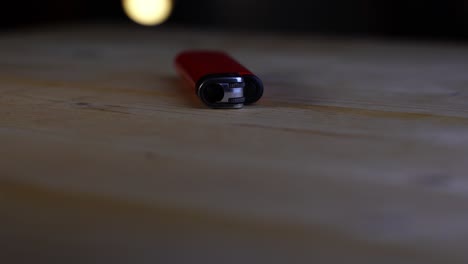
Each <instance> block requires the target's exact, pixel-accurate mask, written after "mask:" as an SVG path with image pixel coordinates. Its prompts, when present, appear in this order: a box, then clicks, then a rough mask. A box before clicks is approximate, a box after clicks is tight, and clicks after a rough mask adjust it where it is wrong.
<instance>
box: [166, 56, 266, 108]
mask: <svg viewBox="0 0 468 264" xmlns="http://www.w3.org/2000/svg"><path fill="white" fill-rule="evenodd" d="M175 65H176V68H177V70H178V72H179V73H180V74H181V75H182V77H183V78H184V79H186V80H187V81H188V82H189V83H190V85H191V86H192V87H194V88H195V92H196V93H197V95H198V96H199V97H200V99H201V100H202V101H203V102H204V103H205V104H206V105H208V106H210V107H212V108H242V107H243V106H244V104H246V105H247V104H252V103H255V102H257V101H258V100H259V99H260V98H261V97H262V95H263V83H262V81H261V80H260V79H259V78H258V77H257V76H255V75H254V74H253V73H252V72H250V71H249V70H248V69H246V68H245V67H244V66H242V65H241V64H240V63H238V62H237V61H236V60H234V59H233V58H231V57H230V56H229V55H227V54H226V53H224V52H218V51H185V52H182V53H180V54H179V55H178V56H177V58H176V59H175Z"/></svg>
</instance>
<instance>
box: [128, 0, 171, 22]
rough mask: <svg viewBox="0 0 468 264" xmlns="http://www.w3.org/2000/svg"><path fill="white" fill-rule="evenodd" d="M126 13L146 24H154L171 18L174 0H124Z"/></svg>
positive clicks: (136, 20)
mask: <svg viewBox="0 0 468 264" xmlns="http://www.w3.org/2000/svg"><path fill="white" fill-rule="evenodd" d="M123 7H124V10H125V13H126V14H127V16H128V17H130V18H131V19H132V20H133V21H135V22H136V23H138V24H141V25H144V26H154V25H158V24H161V23H163V22H164V21H166V19H168V18H169V15H170V14H171V11H172V0H123Z"/></svg>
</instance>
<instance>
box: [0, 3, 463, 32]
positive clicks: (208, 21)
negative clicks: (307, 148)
mask: <svg viewBox="0 0 468 264" xmlns="http://www.w3.org/2000/svg"><path fill="white" fill-rule="evenodd" d="M9 2H10V1H9ZM2 11H3V12H2V16H1V18H0V29H1V30H15V29H18V28H21V27H30V26H35V25H40V24H49V23H70V22H80V21H99V20H111V21H116V22H122V23H131V22H130V21H129V20H128V19H127V18H126V16H125V14H124V12H123V10H122V7H121V2H120V1H119V0H66V1H64V0H37V1H15V2H12V3H11V2H10V3H3V4H2ZM167 24H169V25H171V24H172V25H181V26H191V27H199V28H207V29H222V30H224V29H225V30H242V31H267V32H270V31H271V32H276V31H280V32H293V33H307V34H309V33H311V34H328V35H365V36H377V37H390V38H418V39H421V38H422V39H435V40H455V41H466V40H468V0H453V1H450V0H449V1H442V0H437V1H436V0H426V1H417V0H406V1H402V0H392V1H390V0H315V1H314V0H310V1H306V0H285V1H280V0H198V1H196V0H177V1H176V2H175V9H174V11H173V13H172V16H171V18H170V19H169V20H168V21H167Z"/></svg>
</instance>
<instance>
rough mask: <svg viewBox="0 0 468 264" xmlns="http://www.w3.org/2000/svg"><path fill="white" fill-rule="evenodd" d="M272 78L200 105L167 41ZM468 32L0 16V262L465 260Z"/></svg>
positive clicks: (467, 229)
mask: <svg viewBox="0 0 468 264" xmlns="http://www.w3.org/2000/svg"><path fill="white" fill-rule="evenodd" d="M194 48H204V49H208V48H216V49H222V50H226V51H228V52H229V53H231V54H232V55H233V56H235V57H236V58H237V59H239V60H240V61H241V62H242V63H244V64H245V65H246V66H248V67H250V68H251V69H252V70H253V71H254V72H256V73H257V74H258V75H259V76H260V77H261V78H262V79H263V80H264V82H265V86H266V91H265V95H264V98H263V99H262V100H261V101H260V102H259V103H258V104H257V105H255V106H252V107H248V108H247V107H246V108H244V109H242V110H212V109H206V108H205V107H204V106H203V105H202V104H201V103H200V102H199V101H198V100H197V98H196V97H195V96H194V94H193V93H192V92H191V91H189V90H188V89H187V87H185V86H184V85H183V83H181V81H180V80H179V78H178V76H177V75H176V73H175V71H174V69H173V58H174V56H175V55H176V54H177V53H178V52H179V51H182V50H184V49H194ZM467 173H468V46H462V45H453V44H441V43H439V44H434V43H432V44H426V43H417V42H398V41H383V40H366V39H332V38H321V37H310V36H309V37H308V36H293V35H289V36H280V35H268V34H256V35H252V34H250V35H249V34H242V33H235V34H227V33H220V32H202V31H189V30H183V29H180V28H157V29H141V28H138V27H129V26H119V25H86V26H69V27H44V28H36V29H32V30H23V31H17V32H12V33H5V32H4V33H1V34H0V212H1V214H0V224H1V227H0V246H1V247H0V259H3V260H5V259H6V260H8V261H7V262H3V261H2V263H33V262H34V263H424V264H427V263H468V251H467V249H468V174H467Z"/></svg>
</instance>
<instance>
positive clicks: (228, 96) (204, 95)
mask: <svg viewBox="0 0 468 264" xmlns="http://www.w3.org/2000/svg"><path fill="white" fill-rule="evenodd" d="M244 87H245V83H244V80H243V78H242V77H240V76H239V77H232V76H227V77H219V76H217V77H212V78H207V79H205V80H204V81H203V82H202V83H201V84H200V85H199V86H198V89H197V94H198V96H199V97H200V98H201V99H202V101H203V102H204V103H205V104H207V105H208V106H209V107H212V108H224V109H229V108H231V109H239V108H242V107H243V106H244V102H245V97H244Z"/></svg>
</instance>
